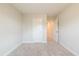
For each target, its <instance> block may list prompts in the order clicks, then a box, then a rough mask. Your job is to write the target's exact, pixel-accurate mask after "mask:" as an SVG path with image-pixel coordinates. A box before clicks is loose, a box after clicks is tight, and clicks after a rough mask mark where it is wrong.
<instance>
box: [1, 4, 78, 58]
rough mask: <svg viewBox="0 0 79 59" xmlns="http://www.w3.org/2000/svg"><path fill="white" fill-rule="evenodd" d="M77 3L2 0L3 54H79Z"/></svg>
mask: <svg viewBox="0 0 79 59" xmlns="http://www.w3.org/2000/svg"><path fill="white" fill-rule="evenodd" d="M78 27H79V4H78V3H0V56H79V28H78Z"/></svg>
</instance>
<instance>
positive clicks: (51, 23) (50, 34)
mask: <svg viewBox="0 0 79 59" xmlns="http://www.w3.org/2000/svg"><path fill="white" fill-rule="evenodd" d="M57 27H58V26H57V19H56V18H52V17H50V18H48V19H47V42H48V43H49V42H53V41H54V40H55V41H57V38H58V36H57V35H58V33H57Z"/></svg>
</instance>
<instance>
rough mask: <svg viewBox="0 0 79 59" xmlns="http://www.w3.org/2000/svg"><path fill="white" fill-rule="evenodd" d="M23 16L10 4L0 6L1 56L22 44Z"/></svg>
mask: <svg viewBox="0 0 79 59" xmlns="http://www.w3.org/2000/svg"><path fill="white" fill-rule="evenodd" d="M21 41H22V40H21V15H20V13H19V12H18V11H17V10H16V9H15V8H14V7H12V6H11V5H9V4H0V55H6V54H7V53H9V51H10V50H11V49H13V48H14V47H15V46H17V45H18V44H19V43H21Z"/></svg>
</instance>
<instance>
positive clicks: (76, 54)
mask: <svg viewBox="0 0 79 59" xmlns="http://www.w3.org/2000/svg"><path fill="white" fill-rule="evenodd" d="M59 44H60V45H62V46H63V47H64V48H66V49H67V50H68V51H70V52H71V53H72V54H73V55H74V56H79V54H78V53H76V52H75V51H73V50H71V49H69V48H68V47H67V46H65V45H64V44H63V43H59Z"/></svg>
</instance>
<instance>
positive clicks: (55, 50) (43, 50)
mask: <svg viewBox="0 0 79 59" xmlns="http://www.w3.org/2000/svg"><path fill="white" fill-rule="evenodd" d="M8 56H73V54H72V53H70V52H69V51H68V50H66V49H65V48H63V47H62V46H61V45H59V44H58V43H56V42H55V41H54V42H51V43H47V44H45V43H31V44H30V43H27V44H22V45H21V46H19V47H18V48H17V49H15V50H14V51H13V52H11V53H10V54H9V55H8Z"/></svg>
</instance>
